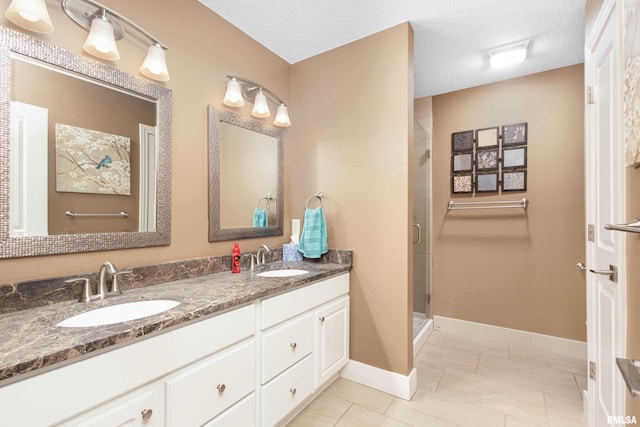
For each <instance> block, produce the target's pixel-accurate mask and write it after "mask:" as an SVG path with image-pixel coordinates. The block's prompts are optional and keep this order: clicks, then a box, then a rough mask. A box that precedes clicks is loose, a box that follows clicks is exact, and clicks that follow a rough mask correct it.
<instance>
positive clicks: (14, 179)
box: [0, 27, 172, 258]
mask: <svg viewBox="0 0 640 427" xmlns="http://www.w3.org/2000/svg"><path fill="white" fill-rule="evenodd" d="M0 32H1V35H2V42H1V43H0V103H1V104H2V105H1V107H0V123H1V125H2V126H1V129H0V258H12V257H25V256H39V255H50V254H63V253H76V252H89V251H103V250H111V249H125V248H135V247H145V246H160V245H168V244H170V243H171V120H172V118H171V104H172V94H171V90H169V89H167V88H164V87H161V86H158V85H156V84H153V83H150V82H148V81H146V80H143V79H141V78H138V77H135V76H132V75H129V74H127V73H125V72H123V71H120V70H117V69H115V68H113V67H110V66H107V65H105V64H102V63H99V62H96V61H94V60H92V59H89V58H85V57H82V56H80V55H77V54H75V53H73V52H70V51H67V50H65V49H62V48H59V47H57V46H54V45H51V44H49V43H47V42H45V41H42V40H38V39H34V38H32V37H30V36H28V35H25V34H22V33H19V32H16V31H13V30H10V29H7V28H3V27H0Z"/></svg>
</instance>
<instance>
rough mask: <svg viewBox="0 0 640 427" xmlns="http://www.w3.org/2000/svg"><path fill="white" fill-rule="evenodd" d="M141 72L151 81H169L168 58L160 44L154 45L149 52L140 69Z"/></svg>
mask: <svg viewBox="0 0 640 427" xmlns="http://www.w3.org/2000/svg"><path fill="white" fill-rule="evenodd" d="M140 72H141V73H142V74H144V75H145V76H147V77H149V78H150V79H153V80H157V81H160V82H166V81H167V80H169V70H168V69H167V57H166V55H165V53H164V49H163V48H162V47H161V46H160V45H158V44H155V43H154V44H152V45H151V46H149V50H147V56H146V58H144V62H143V63H142V66H141V67H140Z"/></svg>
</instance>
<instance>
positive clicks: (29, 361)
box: [0, 261, 351, 387]
mask: <svg viewBox="0 0 640 427" xmlns="http://www.w3.org/2000/svg"><path fill="white" fill-rule="evenodd" d="M283 268H284V269H292V268H295V269H303V270H308V271H309V273H307V274H304V275H300V276H292V277H278V278H267V277H258V276H256V275H257V274H258V273H259V272H262V271H266V270H278V269H283ZM350 268H351V266H350V265H349V264H335V263H323V264H320V263H314V262H309V261H299V262H283V261H276V262H272V263H269V264H266V265H265V266H260V267H256V269H255V271H254V272H253V273H252V272H251V271H250V270H249V269H244V270H243V271H242V272H240V273H238V274H233V273H231V272H229V271H225V272H220V273H215V274H210V275H203V276H199V277H193V278H189V279H183V280H176V281H172V282H167V283H161V284H157V285H152V286H147V287H144V288H136V289H130V290H127V291H125V292H124V293H123V294H122V295H118V296H113V297H109V298H106V299H104V300H97V301H92V302H89V303H80V302H77V301H66V302H60V303H56V304H52V305H47V306H44V307H37V308H30V309H26V310H20V311H16V312H12V313H7V314H2V315H0V354H1V355H2V358H1V360H0V387H1V386H4V385H7V384H9V383H12V382H14V381H17V380H20V379H22V378H26V377H28V376H30V375H27V374H31V373H34V372H36V371H37V372H36V373H40V372H44V371H45V368H52V367H53V368H55V367H58V366H62V365H61V363H63V362H69V361H72V359H75V358H80V357H82V356H85V355H89V354H90V353H92V352H96V351H98V350H102V349H107V348H108V347H110V346H114V345H116V344H122V343H126V342H129V341H132V340H135V339H136V338H138V337H142V336H146V335H148V334H151V333H159V332H160V331H163V330H166V329H168V328H171V327H178V326H179V325H184V324H186V322H189V321H191V320H195V319H201V318H203V317H205V316H212V315H215V314H219V313H221V312H223V311H225V310H228V309H231V308H236V307H240V306H242V305H246V304H249V303H251V302H253V301H256V300H258V299H261V298H265V297H269V296H273V295H277V294H280V293H283V292H287V291H289V290H292V289H295V288H298V287H302V286H305V285H308V284H309V283H312V282H315V281H317V280H320V279H324V278H327V277H331V276H335V275H337V274H340V273H343V272H347V271H349V270H350ZM152 299H170V300H175V301H179V302H180V305H178V306H177V307H175V308H172V309H170V310H167V311H164V312H162V313H160V314H156V315H153V316H149V317H145V318H142V319H137V320H132V321H127V322H122V323H117V324H113V325H104V326H95V327H86V328H63V327H59V326H56V324H57V323H59V322H60V321H62V320H64V319H67V318H69V317H72V316H74V315H76V314H79V313H82V312H85V311H90V310H93V309H96V308H100V307H105V306H109V305H115V304H121V303H126V302H134V301H140V300H152Z"/></svg>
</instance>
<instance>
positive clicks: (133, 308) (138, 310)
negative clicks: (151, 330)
mask: <svg viewBox="0 0 640 427" xmlns="http://www.w3.org/2000/svg"><path fill="white" fill-rule="evenodd" d="M179 304H180V302H178V301H172V300H150V301H136V302H128V303H124V304H117V305H111V306H108V307H102V308H96V309H95V310H91V311H87V312H86V313H81V314H78V315H76V316H73V317H70V318H68V319H66V320H63V321H62V322H60V323H58V325H57V326H62V327H63V328H86V327H89V326H101V325H111V324H114V323H120V322H126V321H128V320H135V319H141V318H143V317H148V316H152V315H154V314H158V313H162V312H163V311H166V310H169V309H172V308H173V307H176V306H178V305H179Z"/></svg>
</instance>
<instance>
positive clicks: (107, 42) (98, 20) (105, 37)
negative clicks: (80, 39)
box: [82, 16, 120, 61]
mask: <svg viewBox="0 0 640 427" xmlns="http://www.w3.org/2000/svg"><path fill="white" fill-rule="evenodd" d="M82 48H83V49H84V50H85V51H86V52H87V53H90V54H91V55H93V56H96V57H98V58H102V59H107V60H109V61H117V60H118V59H120V54H119V53H118V47H117V46H116V39H115V37H114V36H113V27H112V26H111V23H110V22H109V21H108V20H107V18H104V17H101V16H98V17H95V18H93V21H91V30H90V31H89V37H87V40H86V41H85V42H84V45H82Z"/></svg>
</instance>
